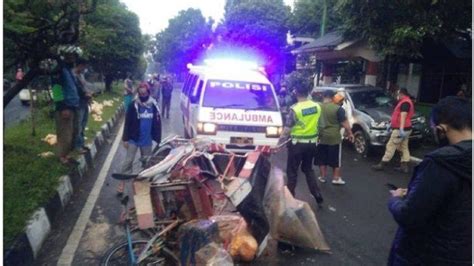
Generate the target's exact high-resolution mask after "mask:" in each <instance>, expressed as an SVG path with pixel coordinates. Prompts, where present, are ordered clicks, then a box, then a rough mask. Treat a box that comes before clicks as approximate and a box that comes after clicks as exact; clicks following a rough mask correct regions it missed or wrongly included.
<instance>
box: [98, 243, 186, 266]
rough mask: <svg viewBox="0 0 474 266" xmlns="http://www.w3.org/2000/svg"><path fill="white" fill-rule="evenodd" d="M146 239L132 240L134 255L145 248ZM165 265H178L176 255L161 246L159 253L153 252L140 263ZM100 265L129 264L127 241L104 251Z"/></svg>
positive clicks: (117, 265) (116, 265)
mask: <svg viewBox="0 0 474 266" xmlns="http://www.w3.org/2000/svg"><path fill="white" fill-rule="evenodd" d="M146 244H147V240H133V241H132V249H133V251H134V253H135V256H137V257H138V255H139V254H140V252H141V251H142V250H143V249H144V248H145V246H146ZM149 264H150V265H165V266H168V265H169V266H175V265H179V259H178V257H177V256H176V255H175V254H174V253H173V252H172V251H170V250H169V249H168V248H163V249H162V250H161V251H160V252H159V253H155V254H153V255H151V256H149V257H148V258H146V259H145V260H144V261H142V262H141V263H140V265H149ZM100 265H102V266H120V265H130V259H129V257H128V242H124V243H121V244H119V245H116V246H114V247H112V248H110V249H109V250H107V252H106V253H105V256H104V257H103V258H102V261H101V263H100Z"/></svg>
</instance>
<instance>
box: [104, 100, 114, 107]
mask: <svg viewBox="0 0 474 266" xmlns="http://www.w3.org/2000/svg"><path fill="white" fill-rule="evenodd" d="M102 105H103V106H109V107H112V106H114V101H113V100H104V101H103V102H102Z"/></svg>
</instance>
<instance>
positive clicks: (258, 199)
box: [102, 136, 329, 265]
mask: <svg viewBox="0 0 474 266" xmlns="http://www.w3.org/2000/svg"><path fill="white" fill-rule="evenodd" d="M270 153H271V151H270V150H264V151H262V150H260V151H258V150H256V151H250V152H247V153H246V154H236V153H232V152H229V151H227V150H225V149H224V148H223V147H222V146H221V145H218V144H216V143H213V142H212V141H211V140H208V139H182V138H179V137H178V136H174V137H169V138H167V139H165V140H163V141H162V142H161V144H160V145H159V146H158V147H156V148H155V149H154V151H153V155H152V156H150V157H149V158H147V160H146V161H145V162H144V165H145V169H144V170H143V171H141V172H140V173H138V174H134V175H123V174H113V177H114V178H116V179H119V180H130V181H131V183H132V187H133V201H134V207H133V208H129V209H127V210H126V212H127V213H128V214H130V215H128V216H127V218H126V219H124V220H125V221H124V222H125V223H126V224H127V226H128V227H126V228H129V229H126V230H127V241H126V242H124V243H122V244H121V246H120V247H121V248H117V247H114V248H112V249H110V250H109V251H107V252H106V255H105V256H104V259H103V261H102V264H103V265H120V263H123V265H130V264H132V265H142V264H143V265H148V264H153V265H233V263H234V262H237V261H243V262H251V261H253V260H255V259H256V258H259V257H264V256H268V255H269V254H270V253H271V250H269V246H270V245H269V244H268V243H269V242H270V241H281V242H285V243H288V244H291V245H294V246H299V247H304V248H310V249H314V250H318V251H329V246H328V245H327V243H326V241H325V240H324V237H323V235H322V233H321V230H320V228H319V225H318V222H317V219H316V216H315V214H314V213H313V211H312V210H311V208H310V207H309V205H308V203H306V202H304V201H300V200H296V199H294V198H293V196H292V195H291V194H290V193H289V191H288V189H287V188H286V186H284V181H283V173H282V172H281V170H279V169H278V168H277V167H274V166H272V165H271V163H270V160H269V155H270ZM132 231H133V232H140V235H141V236H143V237H142V238H143V239H140V240H134V239H132V234H131V233H129V232H132ZM134 241H135V242H134ZM138 242H140V243H141V244H140V245H138V244H134V243H138ZM107 258H108V259H107ZM120 261H121V262H120Z"/></svg>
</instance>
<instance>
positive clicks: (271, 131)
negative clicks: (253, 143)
mask: <svg viewBox="0 0 474 266" xmlns="http://www.w3.org/2000/svg"><path fill="white" fill-rule="evenodd" d="M281 132H282V127H267V128H266V135H267V137H269V138H279V137H280V135H281Z"/></svg>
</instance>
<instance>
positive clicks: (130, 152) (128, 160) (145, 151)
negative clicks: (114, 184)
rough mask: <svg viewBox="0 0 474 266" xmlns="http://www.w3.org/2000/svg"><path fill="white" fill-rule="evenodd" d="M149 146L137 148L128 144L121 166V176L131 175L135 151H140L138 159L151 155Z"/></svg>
mask: <svg viewBox="0 0 474 266" xmlns="http://www.w3.org/2000/svg"><path fill="white" fill-rule="evenodd" d="M151 147H152V146H151V145H150V146H143V147H139V146H137V145H135V144H132V143H130V142H129V143H128V148H127V155H126V157H125V161H124V163H123V165H122V171H121V173H122V174H131V173H133V161H134V160H135V155H136V154H137V150H138V149H140V158H143V157H146V156H150V155H151Z"/></svg>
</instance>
